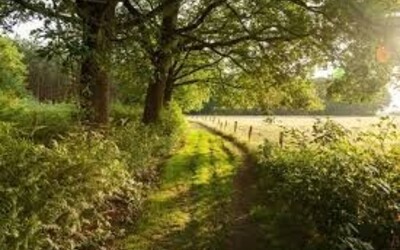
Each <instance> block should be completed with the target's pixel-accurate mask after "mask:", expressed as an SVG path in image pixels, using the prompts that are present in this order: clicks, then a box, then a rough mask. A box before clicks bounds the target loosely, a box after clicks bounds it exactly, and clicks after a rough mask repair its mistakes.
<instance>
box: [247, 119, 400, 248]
mask: <svg viewBox="0 0 400 250" xmlns="http://www.w3.org/2000/svg"><path fill="white" fill-rule="evenodd" d="M286 136H287V138H288V140H286V141H287V144H286V145H285V146H284V147H283V148H280V147H278V146H276V145H273V144H271V143H269V142H266V143H265V144H264V145H263V147H262V149H261V151H260V168H259V174H260V181H259V188H260V190H261V193H262V194H263V196H262V202H261V203H260V205H259V206H257V207H256V208H255V210H254V211H255V216H256V218H258V219H259V220H262V221H263V223H262V227H263V228H264V230H265V235H266V237H267V238H268V240H269V242H271V249H288V250H290V249H321V250H322V249H325V250H326V249H330V250H331V249H332V250H333V249H346V250H347V249H357V250H367V249H379V250H384V249H397V248H391V244H392V243H393V242H394V241H393V239H394V235H395V234H396V233H397V234H398V233H399V230H398V229H399V224H398V221H397V218H398V215H399V207H398V202H399V196H398V188H399V187H400V178H399V177H398V176H399V168H398V162H399V160H400V151H399V150H398V146H399V138H400V137H399V133H398V131H397V129H396V127H395V125H393V124H392V123H381V124H380V125H378V127H377V129H376V128H375V129H373V130H371V131H369V132H367V133H363V134H359V135H355V134H352V133H351V132H350V131H346V130H345V129H344V128H343V127H341V126H340V125H338V124H335V123H333V122H332V121H328V122H327V123H322V122H318V123H316V124H315V126H314V128H313V131H312V133H304V132H301V131H297V130H288V131H287V132H286ZM397 247H398V246H397Z"/></svg>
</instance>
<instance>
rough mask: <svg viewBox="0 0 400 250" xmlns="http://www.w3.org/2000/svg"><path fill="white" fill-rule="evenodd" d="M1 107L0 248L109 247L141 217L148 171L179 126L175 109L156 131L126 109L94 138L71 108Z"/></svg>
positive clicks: (150, 176)
mask: <svg viewBox="0 0 400 250" xmlns="http://www.w3.org/2000/svg"><path fill="white" fill-rule="evenodd" d="M6 101H7V102H8V103H6ZM6 101H5V99H1V100H0V120H3V122H0V141H1V144H0V232H1V234H0V249H8V250H17V249H18V250H35V249H46V250H47V249H102V248H106V249H108V248H109V247H111V245H112V242H114V241H115V239H116V238H118V237H120V236H122V235H123V234H124V230H123V228H125V227H126V226H127V225H128V224H131V223H134V222H135V221H136V220H137V219H138V217H139V216H140V214H141V210H142V204H143V201H144V200H145V197H146V196H147V192H148V190H149V185H152V182H154V179H155V176H153V175H155V173H154V170H151V171H149V169H154V165H156V164H157V162H156V159H159V158H160V157H163V156H165V155H166V154H168V153H169V152H170V150H171V149H172V148H173V147H174V146H175V145H176V143H177V141H178V140H179V138H180V134H181V133H182V129H183V128H184V122H183V118H182V115H181V113H180V111H179V110H178V109H177V108H176V107H172V108H171V109H170V110H167V111H166V114H164V117H163V119H162V122H160V123H159V124H157V125H154V126H153V127H144V126H143V125H141V123H140V122H139V121H138V120H139V117H137V116H136V117H134V116H133V115H132V114H135V112H133V111H130V110H129V108H124V109H125V110H126V111H127V113H126V114H124V113H122V112H120V113H122V114H121V117H123V116H126V117H129V119H130V120H129V121H128V122H124V123H123V124H122V123H120V124H118V126H117V125H114V126H113V127H112V128H111V129H110V131H109V133H96V132H88V131H86V130H84V129H83V128H81V127H80V126H79V125H78V124H77V122H76V118H75V117H74V116H75V112H74V108H73V106H70V105H68V104H57V105H51V104H38V103H36V102H35V101H32V100H18V99H14V100H11V99H10V100H6ZM14 101H15V103H13V102H14ZM10 102H11V103H10ZM31 102H32V103H31ZM13 112H15V113H14V115H12V114H13ZM33 114H36V115H33ZM33 121H35V123H34V124H33V125H32V122H33Z"/></svg>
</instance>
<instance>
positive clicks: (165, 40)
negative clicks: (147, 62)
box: [143, 1, 180, 124]
mask: <svg viewBox="0 0 400 250" xmlns="http://www.w3.org/2000/svg"><path fill="white" fill-rule="evenodd" d="M179 8H180V1H177V2H176V3H175V4H172V5H170V6H169V7H168V8H166V9H165V10H164V11H163V20H162V25H161V32H160V40H159V48H158V50H157V52H156V53H155V54H154V56H153V65H154V68H155V74H154V79H153V81H152V82H151V83H150V84H149V87H148V90H147V95H146V102H145V107H144V114H143V122H144V123H145V124H150V123H156V122H157V121H159V120H160V116H161V112H162V109H163V105H164V94H165V93H164V92H165V89H166V84H167V79H168V72H169V69H170V68H171V66H172V61H173V57H174V52H175V50H176V47H177V42H178V39H177V35H176V34H175V28H176V24H177V19H178V12H179Z"/></svg>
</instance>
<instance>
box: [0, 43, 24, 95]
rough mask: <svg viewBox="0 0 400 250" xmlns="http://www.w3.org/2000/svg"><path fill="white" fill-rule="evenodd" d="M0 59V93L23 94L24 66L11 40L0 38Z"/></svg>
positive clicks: (20, 55) (20, 54)
mask: <svg viewBox="0 0 400 250" xmlns="http://www.w3.org/2000/svg"><path fill="white" fill-rule="evenodd" d="M0 58H1V60H0V76H1V77H0V91H6V92H10V93H16V94H22V93H24V92H25V86H24V81H25V74H26V66H25V65H24V63H23V55H22V53H20V52H19V51H18V49H17V47H16V46H15V45H14V44H13V42H12V41H11V40H9V39H7V38H5V37H1V36H0Z"/></svg>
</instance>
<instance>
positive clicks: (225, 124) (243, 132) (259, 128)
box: [188, 116, 400, 146]
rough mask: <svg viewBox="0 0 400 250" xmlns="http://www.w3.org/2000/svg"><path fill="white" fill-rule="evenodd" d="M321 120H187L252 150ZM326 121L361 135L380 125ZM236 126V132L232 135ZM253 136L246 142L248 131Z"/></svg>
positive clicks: (345, 119) (344, 119)
mask: <svg viewBox="0 0 400 250" xmlns="http://www.w3.org/2000/svg"><path fill="white" fill-rule="evenodd" d="M327 118H328V117H323V116H268V117H267V116H190V117H188V119H189V120H194V121H200V122H202V123H204V124H206V125H208V126H211V127H213V128H216V129H218V130H221V131H223V132H225V133H227V134H233V135H234V136H235V137H237V138H239V139H240V140H243V141H247V142H249V143H250V145H252V146H257V145H260V144H261V143H262V142H263V141H264V140H265V139H268V140H270V141H274V142H278V141H279V134H280V132H281V131H282V127H286V128H297V129H300V130H303V131H309V130H311V128H312V125H313V124H314V123H315V122H316V121H317V120H318V119H322V120H324V119H325V120H326V119H327ZM329 119H331V120H333V121H335V122H337V123H339V124H341V125H343V126H344V127H345V128H347V129H350V130H353V131H363V130H366V129H368V128H372V126H373V125H374V124H377V123H379V121H380V117H378V116H371V117H361V116H360V117H357V116H353V117H343V116H336V117H335V116H333V117H329ZM390 119H393V121H394V123H395V124H397V125H400V117H392V118H390ZM235 122H237V129H236V132H234V127H235ZM250 127H252V134H251V138H250V140H249V130H250Z"/></svg>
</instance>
